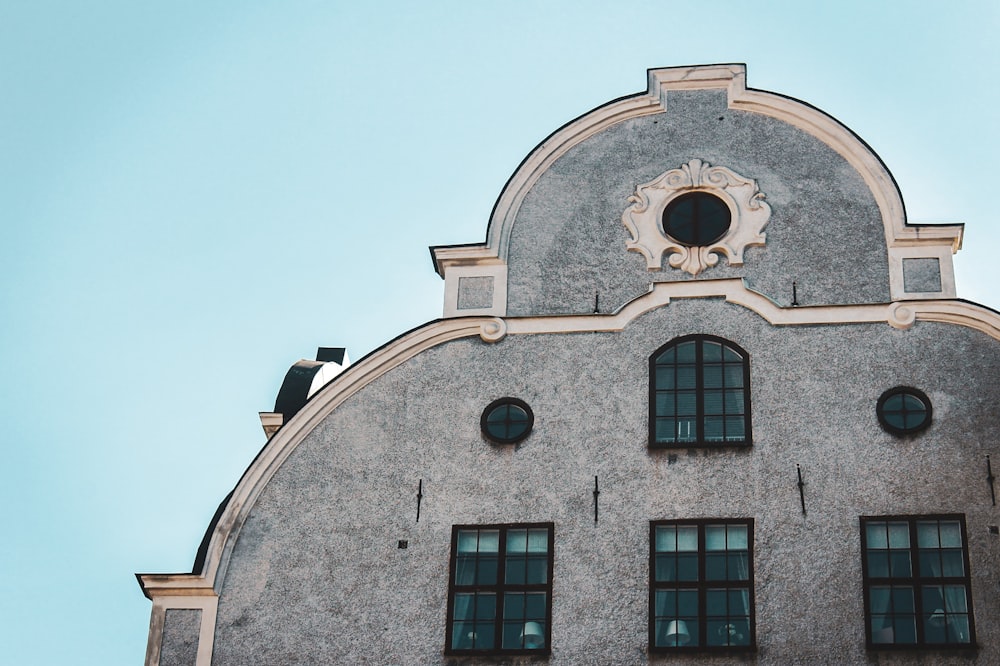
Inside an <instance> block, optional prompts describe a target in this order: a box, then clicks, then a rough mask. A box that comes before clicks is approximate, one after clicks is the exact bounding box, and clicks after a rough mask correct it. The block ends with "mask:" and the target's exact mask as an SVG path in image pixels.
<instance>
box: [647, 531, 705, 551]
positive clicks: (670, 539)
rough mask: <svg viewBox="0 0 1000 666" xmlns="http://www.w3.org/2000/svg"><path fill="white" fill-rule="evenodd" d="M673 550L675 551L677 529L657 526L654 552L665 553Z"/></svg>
mask: <svg viewBox="0 0 1000 666" xmlns="http://www.w3.org/2000/svg"><path fill="white" fill-rule="evenodd" d="M695 543H697V541H696V542H695ZM675 550H677V528H675V527H671V526H666V525H658V526H657V527H656V552H658V553H667V552H673V551H675Z"/></svg>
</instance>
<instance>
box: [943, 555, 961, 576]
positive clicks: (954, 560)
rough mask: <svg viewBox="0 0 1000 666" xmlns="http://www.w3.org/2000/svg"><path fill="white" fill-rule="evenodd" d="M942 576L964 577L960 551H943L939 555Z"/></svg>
mask: <svg viewBox="0 0 1000 666" xmlns="http://www.w3.org/2000/svg"><path fill="white" fill-rule="evenodd" d="M941 575H942V576H949V577H950V576H964V575H965V558H963V557H962V551H961V550H945V551H942V553H941Z"/></svg>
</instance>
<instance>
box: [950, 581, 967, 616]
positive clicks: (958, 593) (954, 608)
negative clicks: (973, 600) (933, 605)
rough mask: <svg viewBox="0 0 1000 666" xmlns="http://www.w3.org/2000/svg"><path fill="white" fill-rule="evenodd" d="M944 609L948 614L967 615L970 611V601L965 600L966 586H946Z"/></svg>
mask: <svg viewBox="0 0 1000 666" xmlns="http://www.w3.org/2000/svg"><path fill="white" fill-rule="evenodd" d="M944 609H945V611H947V612H948V613H965V612H967V611H968V610H969V604H968V600H967V599H966V598H965V586H963V585H945V587H944Z"/></svg>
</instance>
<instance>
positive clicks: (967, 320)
mask: <svg viewBox="0 0 1000 666" xmlns="http://www.w3.org/2000/svg"><path fill="white" fill-rule="evenodd" d="M686 298H722V299H725V300H726V301H727V302H729V303H733V304H736V305H740V306H742V307H745V308H747V309H748V310H751V311H753V312H755V313H757V314H758V315H760V316H761V317H762V318H764V319H765V320H766V321H767V322H769V323H770V324H772V325H774V326H797V325H803V326H815V325H823V324H862V323H879V322H882V323H885V324H887V325H890V326H892V327H894V328H898V329H908V328H910V327H912V326H913V325H914V323H915V322H917V321H933V322H943V323H948V324H954V325H958V326H964V327H968V328H972V329H975V330H977V331H981V332H983V333H985V334H986V335H989V336H990V337H992V338H993V339H995V340H998V341H1000V314H998V313H997V312H994V311H992V310H989V309H987V308H984V307H982V306H980V305H976V304H974V303H968V302H965V301H957V300H927V301H906V302H895V303H881V304H869V305H829V306H811V307H790V308H784V307H780V306H778V305H776V304H775V303H774V302H773V301H771V300H770V299H768V298H766V297H765V296H762V295H761V294H759V293H757V292H754V291H751V290H750V289H747V288H746V286H745V285H744V284H743V281H742V280H740V279H738V278H730V279H721V280H690V281H685V282H666V283H657V284H655V285H654V286H653V288H652V289H651V290H650V291H649V292H648V293H647V294H645V295H643V296H640V297H639V298H636V299H635V300H633V301H631V302H630V303H628V304H627V305H625V306H624V307H623V308H621V309H620V310H619V311H618V312H615V313H613V314H594V315H566V316H551V317H511V318H507V319H501V318H498V317H463V318H454V319H442V320H437V321H434V322H431V323H429V324H426V325H424V326H422V327H421V328H418V329H415V330H413V331H411V332H409V333H407V334H405V335H403V336H401V337H399V338H397V339H396V340H394V341H392V342H390V343H388V344H387V345H385V346H384V347H382V348H381V349H379V350H377V351H375V352H373V353H372V354H369V355H368V356H366V357H365V358H363V359H361V360H360V361H359V362H357V363H355V364H354V365H352V366H351V367H349V368H348V369H347V370H345V371H344V372H343V373H342V374H341V375H340V376H339V377H338V378H337V379H336V381H334V382H332V383H331V384H330V385H328V386H327V387H326V388H324V389H323V390H321V391H320V392H319V393H317V394H316V395H315V396H313V398H312V399H310V400H309V402H307V403H306V405H305V407H303V408H302V410H301V411H300V412H299V413H298V414H296V415H295V416H294V417H292V419H291V420H290V421H289V422H288V423H287V424H286V425H285V426H284V427H283V428H282V429H281V430H279V431H278V432H277V433H276V434H275V435H274V437H272V438H271V440H270V441H269V442H268V443H267V445H266V446H265V447H264V450H263V451H262V452H261V454H260V455H259V456H258V458H257V459H256V460H255V461H254V462H253V463H252V464H251V465H250V467H249V468H248V469H247V471H246V473H245V474H244V476H243V478H242V479H240V482H239V484H238V485H237V487H236V489H235V490H234V491H233V496H232V498H231V499H230V501H229V503H228V504H227V505H226V508H225V510H224V511H223V513H222V516H221V517H220V519H219V521H218V523H217V524H216V526H215V530H214V532H213V534H212V536H211V539H210V541H209V546H208V552H207V555H206V558H205V565H204V569H203V571H202V572H201V573H200V574H173V575H171V574H163V575H155V574H143V575H141V576H140V582H141V584H142V586H143V590H144V592H146V594H147V595H148V596H150V597H151V598H153V597H157V596H176V597H181V596H190V595H207V594H212V592H211V590H212V589H213V588H214V590H215V592H216V593H217V592H218V591H219V586H221V584H222V580H223V578H224V574H225V566H226V563H227V561H228V558H229V555H230V553H231V550H232V547H233V545H234V543H235V538H236V536H237V535H238V534H239V530H240V527H241V526H242V524H243V521H244V520H245V519H246V516H247V514H248V513H249V511H250V509H251V508H252V507H253V505H254V503H255V502H256V499H257V497H258V496H259V495H260V493H261V492H262V491H263V489H264V487H265V486H266V485H267V483H268V482H269V481H270V479H271V477H272V476H273V475H274V473H275V472H276V471H277V470H278V469H279V468H280V467H281V465H282V463H283V462H284V461H285V460H286V459H287V458H288V456H289V455H290V454H291V453H292V451H294V450H295V448H296V447H297V446H298V444H299V443H300V442H301V441H302V440H303V439H304V438H305V437H306V436H307V435H308V434H309V433H310V432H312V431H313V430H314V429H315V428H316V427H317V426H318V425H319V423H320V422H321V421H322V420H323V419H324V418H325V417H326V416H327V415H328V414H330V412H332V411H333V410H334V409H336V408H337V406H339V405H340V404H341V403H343V402H344V401H345V400H347V399H348V398H349V397H351V396H352V395H354V394H355V393H356V392H357V391H359V390H360V389H362V388H363V387H365V386H366V385H368V384H369V383H371V382H372V381H374V380H375V379H377V378H378V377H381V376H382V375H384V374H385V373H387V372H389V371H390V370H392V369H393V368H395V367H397V366H398V365H400V364H402V363H404V362H406V361H407V360H409V359H411V358H413V357H414V356H416V355H417V354H420V353H421V352H423V351H425V350H427V349H431V348H433V347H435V346H437V345H440V344H443V343H445V342H449V341H451V340H457V339H460V338H469V337H475V336H479V337H480V339H482V340H483V341H484V342H497V341H499V340H501V339H503V338H504V337H506V336H507V335H536V334H560V333H584V332H614V331H622V330H624V329H625V327H626V326H628V325H629V324H630V323H631V322H633V321H635V320H636V319H637V318H639V317H641V316H642V315H643V314H645V313H647V312H649V311H651V310H654V309H657V308H660V307H664V306H668V305H669V304H670V302H671V301H672V300H674V299H686Z"/></svg>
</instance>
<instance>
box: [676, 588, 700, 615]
mask: <svg viewBox="0 0 1000 666" xmlns="http://www.w3.org/2000/svg"><path fill="white" fill-rule="evenodd" d="M677 614H678V615H679V616H681V617H696V616H697V615H698V592H697V591H695V590H680V591H679V592H678V593H677Z"/></svg>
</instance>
